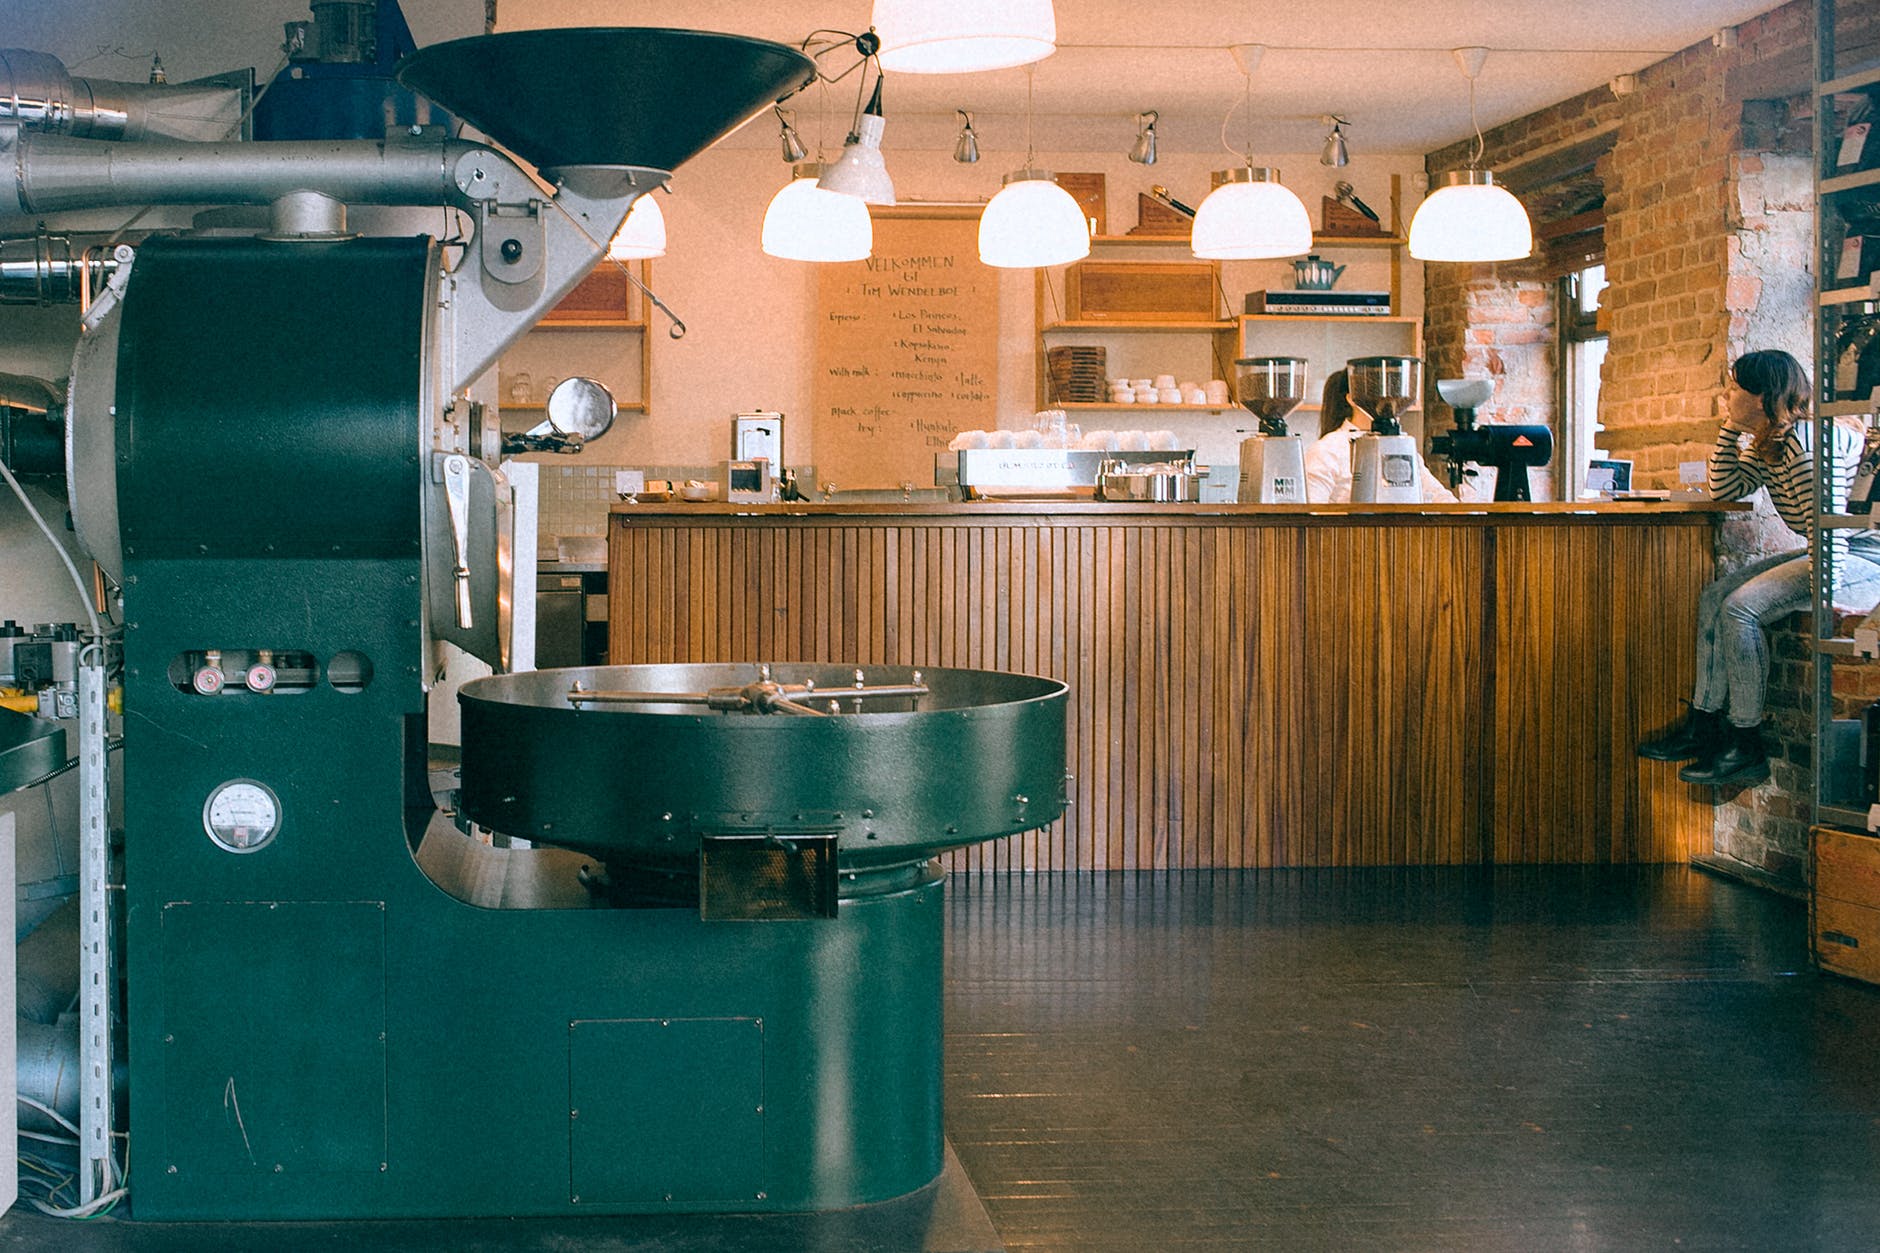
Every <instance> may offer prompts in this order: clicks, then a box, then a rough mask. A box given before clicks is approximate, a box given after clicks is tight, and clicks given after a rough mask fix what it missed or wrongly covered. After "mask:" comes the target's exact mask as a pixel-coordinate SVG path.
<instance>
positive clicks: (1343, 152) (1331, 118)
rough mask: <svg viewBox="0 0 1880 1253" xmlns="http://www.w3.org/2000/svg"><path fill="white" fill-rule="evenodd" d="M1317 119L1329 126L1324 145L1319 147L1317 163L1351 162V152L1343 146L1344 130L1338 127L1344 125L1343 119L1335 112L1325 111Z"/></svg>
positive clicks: (1344, 163) (1331, 164)
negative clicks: (1329, 130)
mask: <svg viewBox="0 0 1880 1253" xmlns="http://www.w3.org/2000/svg"><path fill="white" fill-rule="evenodd" d="M1319 121H1321V122H1324V123H1325V124H1326V125H1327V126H1329V127H1331V128H1332V130H1331V133H1330V134H1329V135H1327V136H1326V137H1325V146H1324V147H1323V148H1321V149H1319V164H1320V165H1330V166H1346V165H1350V164H1351V152H1350V150H1349V149H1347V148H1346V147H1345V132H1344V131H1342V130H1340V129H1339V127H1341V126H1344V125H1345V119H1344V118H1342V117H1339V116H1338V115H1337V114H1336V113H1327V114H1326V115H1325V116H1324V117H1322V118H1320V119H1319Z"/></svg>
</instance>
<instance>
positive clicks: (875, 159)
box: [822, 70, 894, 204]
mask: <svg viewBox="0 0 1880 1253" xmlns="http://www.w3.org/2000/svg"><path fill="white" fill-rule="evenodd" d="M866 72H867V71H866V70H864V71H863V73H864V74H866ZM887 125H888V123H887V119H886V118H884V117H882V115H881V75H880V73H879V71H877V73H876V75H875V94H874V95H872V96H870V97H869V98H868V106H867V107H866V108H864V109H863V110H862V111H861V113H859V114H858V115H856V119H855V128H854V129H853V130H851V131H850V132H849V137H848V140H847V141H846V142H845V143H844V144H843V145H842V155H841V156H839V157H837V158H836V161H835V164H834V165H831V166H829V167H827V168H826V169H825V170H824V171H823V175H822V190H824V191H832V192H836V193H838V194H840V195H844V196H854V197H855V198H856V199H857V200H860V201H862V202H863V203H865V204H893V203H894V180H893V179H892V178H890V177H889V176H888V163H887V162H886V161H885V160H883V159H882V156H881V135H882V132H883V131H884V130H885V129H886V128H887Z"/></svg>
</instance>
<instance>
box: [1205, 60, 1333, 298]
mask: <svg viewBox="0 0 1880 1253" xmlns="http://www.w3.org/2000/svg"><path fill="white" fill-rule="evenodd" d="M1231 51H1232V52H1233V54H1234V61H1235V63H1236V64H1238V65H1239V66H1240V72H1241V73H1242V74H1243V75H1244V76H1245V77H1246V105H1247V131H1248V135H1247V151H1246V154H1245V156H1246V162H1247V163H1246V165H1245V166H1243V167H1241V168H1240V169H1235V170H1222V171H1221V172H1220V175H1219V177H1220V179H1221V180H1222V181H1221V184H1220V186H1218V187H1216V188H1215V189H1214V190H1213V191H1211V192H1209V193H1208V198H1207V199H1206V200H1203V201H1202V202H1201V207H1200V208H1199V209H1197V210H1195V225H1194V230H1193V233H1192V235H1191V236H1190V243H1191V246H1192V248H1193V250H1194V254H1195V255H1196V256H1197V257H1201V258H1203V259H1205V260H1209V261H1245V260H1253V259H1259V258H1266V257H1298V256H1304V255H1305V254H1306V253H1308V252H1311V251H1312V218H1311V217H1310V216H1309V215H1308V214H1307V213H1306V207H1305V205H1304V204H1303V203H1301V201H1300V199H1299V197H1298V196H1295V195H1294V194H1293V193H1292V192H1291V191H1288V190H1287V189H1286V186H1285V185H1284V184H1283V183H1281V182H1280V181H1279V171H1278V170H1275V169H1272V168H1271V167H1267V166H1256V165H1254V163H1253V134H1252V132H1253V71H1254V69H1255V68H1256V67H1257V66H1258V65H1259V64H1260V57H1261V56H1262V55H1263V54H1264V53H1265V52H1266V49H1265V48H1264V47H1262V46H1261V45H1259V44H1236V45H1234V47H1233V48H1232V49H1231ZM1228 113H1229V114H1230V115H1231V114H1232V113H1233V110H1232V109H1229V110H1228ZM1221 129H1222V131H1223V132H1225V131H1226V129H1227V125H1226V123H1225V121H1223V123H1222V125H1221Z"/></svg>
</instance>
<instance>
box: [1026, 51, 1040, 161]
mask: <svg viewBox="0 0 1880 1253" xmlns="http://www.w3.org/2000/svg"><path fill="white" fill-rule="evenodd" d="M1037 86H1038V69H1037V62H1035V61H1033V62H1030V63H1028V64H1027V65H1026V66H1025V168H1026V169H1028V170H1029V169H1030V168H1032V167H1031V161H1032V147H1031V123H1032V114H1033V112H1034V108H1033V104H1032V93H1033V92H1034V91H1035V90H1036V89H1037Z"/></svg>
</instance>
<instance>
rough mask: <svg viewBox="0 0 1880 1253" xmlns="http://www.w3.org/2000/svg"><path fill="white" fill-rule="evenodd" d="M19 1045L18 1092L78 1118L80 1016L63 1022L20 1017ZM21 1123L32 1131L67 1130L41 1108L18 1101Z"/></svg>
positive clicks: (74, 1118)
mask: <svg viewBox="0 0 1880 1253" xmlns="http://www.w3.org/2000/svg"><path fill="white" fill-rule="evenodd" d="M19 1033H20V1039H19V1047H18V1048H17V1049H16V1050H15V1056H16V1058H17V1065H18V1068H19V1069H18V1075H19V1094H20V1095H21V1096H30V1097H31V1098H32V1099H33V1100H35V1101H38V1102H39V1103H40V1104H41V1105H45V1106H48V1107H50V1108H52V1109H56V1110H58V1111H59V1113H60V1115H61V1116H62V1117H64V1118H66V1119H67V1120H69V1121H70V1122H73V1123H77V1122H78V1018H77V1016H76V1015H74V1016H73V1017H71V1018H68V1019H67V1020H66V1021H65V1022H63V1023H44V1022H33V1021H32V1020H30V1019H27V1018H22V1019H20V1021H19ZM17 1104H18V1105H19V1110H20V1126H21V1127H24V1128H26V1129H27V1130H30V1131H44V1132H48V1133H51V1134H55V1135H63V1134H66V1131H65V1128H63V1127H61V1126H59V1124H57V1123H56V1122H54V1121H53V1120H52V1119H50V1118H48V1117H46V1116H45V1115H44V1114H43V1113H41V1112H40V1111H38V1110H36V1109H34V1108H33V1107H32V1106H30V1105H28V1104H26V1103H25V1102H24V1101H21V1102H17Z"/></svg>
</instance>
